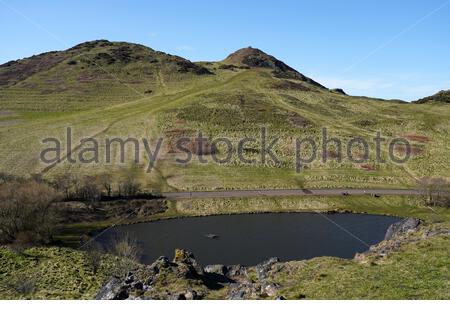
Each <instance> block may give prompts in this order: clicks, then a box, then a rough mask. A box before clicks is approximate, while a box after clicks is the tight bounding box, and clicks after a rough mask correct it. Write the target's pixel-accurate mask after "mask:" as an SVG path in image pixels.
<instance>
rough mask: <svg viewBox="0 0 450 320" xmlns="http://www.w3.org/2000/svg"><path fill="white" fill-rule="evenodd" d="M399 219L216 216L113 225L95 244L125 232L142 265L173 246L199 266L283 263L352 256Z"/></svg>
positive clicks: (169, 254)
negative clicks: (191, 256) (134, 242)
mask: <svg viewBox="0 0 450 320" xmlns="http://www.w3.org/2000/svg"><path fill="white" fill-rule="evenodd" d="M399 220H400V219H399V218H396V217H388V216H381V215H369V214H317V213H267V214H239V215H221V216H208V217H196V218H180V219H169V220H162V221H156V222H149V223H140V224H135V225H126V226H118V227H115V228H113V229H111V230H109V231H107V232H105V233H104V234H102V235H101V236H100V237H99V239H98V241H99V242H100V243H102V244H103V245H106V246H107V245H108V243H109V242H110V241H111V237H112V236H113V234H115V233H128V234H129V235H131V236H133V237H135V238H136V239H137V240H138V243H139V246H140V248H141V251H142V255H141V261H142V262H144V263H152V262H153V261H154V260H156V259H157V258H158V257H159V256H162V255H164V256H167V257H169V258H170V259H171V258H173V254H174V250H175V249H176V248H183V249H186V250H189V251H191V252H193V253H194V255H195V257H196V259H197V260H198V261H199V262H200V263H201V264H203V265H207V264H226V265H229V264H243V265H256V264H257V263H260V262H262V261H263V260H265V259H267V258H269V257H274V256H275V257H279V258H280V259H281V260H282V261H289V260H301V259H309V258H313V257H318V256H335V257H341V258H352V257H353V256H354V255H355V253H357V252H364V251H366V250H367V249H368V246H367V245H372V244H375V243H377V242H380V241H381V240H383V238H384V235H385V233H386V230H387V228H388V227H389V225H391V224H392V223H395V222H397V221H399ZM213 235H214V236H213ZM215 236H217V237H215Z"/></svg>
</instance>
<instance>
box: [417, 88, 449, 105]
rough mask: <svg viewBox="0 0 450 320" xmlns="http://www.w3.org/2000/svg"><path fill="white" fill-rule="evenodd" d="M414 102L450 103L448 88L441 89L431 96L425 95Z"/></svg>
mask: <svg viewBox="0 0 450 320" xmlns="http://www.w3.org/2000/svg"><path fill="white" fill-rule="evenodd" d="M415 102H416V103H427V102H441V103H442V102H444V103H450V90H442V91H439V92H438V93H436V94H433V95H432V96H429V97H425V98H422V99H419V100H417V101H415Z"/></svg>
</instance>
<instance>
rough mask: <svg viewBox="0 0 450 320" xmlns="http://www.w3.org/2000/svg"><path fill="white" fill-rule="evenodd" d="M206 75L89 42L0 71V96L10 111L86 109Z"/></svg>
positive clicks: (138, 50) (179, 63) (117, 45)
mask: <svg viewBox="0 0 450 320" xmlns="http://www.w3.org/2000/svg"><path fill="white" fill-rule="evenodd" d="M208 74H211V72H210V71H209V70H208V69H206V68H204V67H201V66H199V65H197V64H195V63H192V62H190V61H189V60H186V59H183V58H181V57H178V56H174V55H169V54H166V53H163V52H159V51H155V50H153V49H150V48H147V47H145V46H142V45H138V44H132V43H126V42H110V41H107V40H97V41H89V42H85V43H81V44H79V45H76V46H75V47H73V48H70V49H68V50H64V51H53V52H47V53H43V54H39V55H36V56H32V57H30V58H26V59H21V60H16V61H10V62H7V63H5V64H3V65H0V88H1V89H3V90H1V91H0V94H1V96H0V97H1V98H2V101H3V103H5V104H13V108H14V109H16V110H17V109H21V110H46V111H59V110H68V111H73V110H75V109H86V108H89V107H98V106H104V105H110V104H114V103H119V102H125V101H129V100H130V99H133V98H135V97H136V96H137V97H143V96H145V95H150V94H155V93H158V92H160V91H162V90H164V89H165V87H166V86H170V85H172V84H173V83H174V82H175V83H182V82H184V81H190V79H191V78H193V77H200V76H204V75H208Z"/></svg>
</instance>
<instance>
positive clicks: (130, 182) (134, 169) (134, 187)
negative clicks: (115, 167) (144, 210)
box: [119, 164, 141, 196]
mask: <svg viewBox="0 0 450 320" xmlns="http://www.w3.org/2000/svg"><path fill="white" fill-rule="evenodd" d="M138 175H139V168H138V166H137V165H135V164H133V165H132V166H131V167H130V168H126V169H122V172H121V176H122V177H121V182H120V183H119V195H122V196H135V195H137V194H138V193H139V192H140V191H141V185H140V183H139V182H138Z"/></svg>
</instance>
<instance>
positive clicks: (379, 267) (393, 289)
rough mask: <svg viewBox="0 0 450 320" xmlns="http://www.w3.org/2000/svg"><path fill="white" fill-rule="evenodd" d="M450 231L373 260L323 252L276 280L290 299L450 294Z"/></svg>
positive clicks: (285, 269)
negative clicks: (333, 256)
mask: <svg viewBox="0 0 450 320" xmlns="http://www.w3.org/2000/svg"><path fill="white" fill-rule="evenodd" d="M449 244H450V237H449V236H448V235H445V236H439V237H437V238H433V239H427V240H423V241H420V242H418V243H409V244H407V245H404V246H402V247H401V248H400V249H399V250H398V251H395V252H392V253H390V254H389V256H388V257H387V258H384V259H375V260H374V261H372V262H371V263H369V264H361V263H358V262H356V261H353V260H344V259H339V258H330V257H321V258H315V259H311V260H306V261H295V262H288V263H286V264H285V265H284V267H283V271H281V272H279V273H277V274H276V276H275V277H273V279H272V280H273V281H275V282H277V283H280V284H281V285H282V286H285V287H286V288H285V289H283V290H282V292H281V294H283V295H284V296H285V297H286V298H288V299H449V298H450V290H449V289H450V287H449V281H448V280H449V279H448V264H449V263H450V256H449V254H448V246H449Z"/></svg>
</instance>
